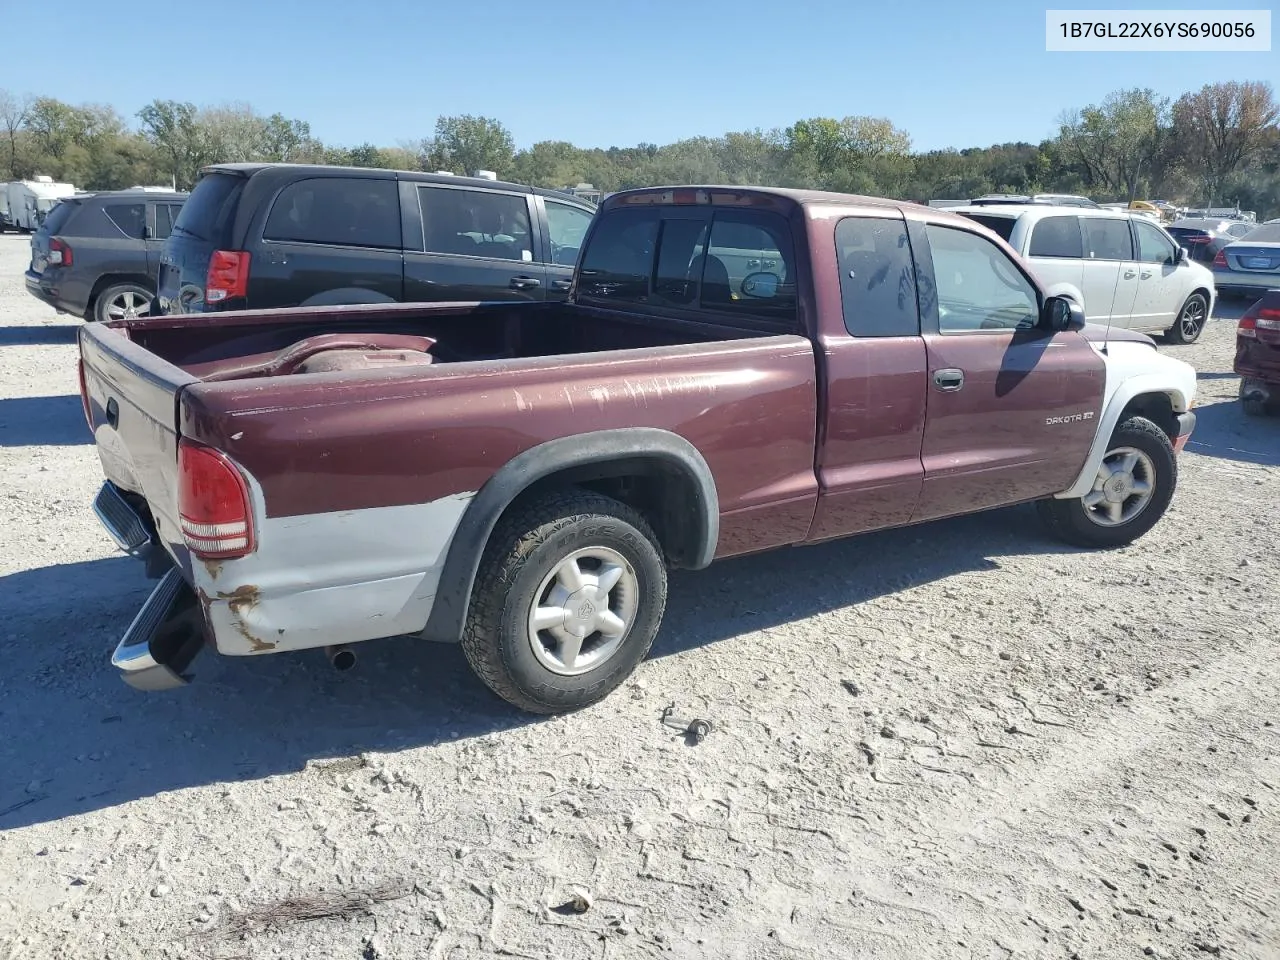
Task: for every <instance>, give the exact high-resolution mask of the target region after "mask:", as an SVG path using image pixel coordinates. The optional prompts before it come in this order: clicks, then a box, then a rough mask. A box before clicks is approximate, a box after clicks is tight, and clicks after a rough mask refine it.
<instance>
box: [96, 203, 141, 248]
mask: <svg viewBox="0 0 1280 960" xmlns="http://www.w3.org/2000/svg"><path fill="white" fill-rule="evenodd" d="M102 212H103V213H105V214H106V215H107V219H108V220H110V221H111V222H112V223H114V224H115V225H116V227H118V228H119V230H120V232H121V233H123V234H124V235H125V236H126V237H129V238H131V239H133V240H141V239H142V238H143V237H144V236H145V234H146V226H147V207H146V204H143V203H107V204H104V205H103V207H102Z"/></svg>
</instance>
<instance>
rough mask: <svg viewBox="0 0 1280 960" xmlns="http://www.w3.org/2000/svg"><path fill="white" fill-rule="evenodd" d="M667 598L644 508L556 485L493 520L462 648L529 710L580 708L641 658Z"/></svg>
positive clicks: (501, 690)
mask: <svg viewBox="0 0 1280 960" xmlns="http://www.w3.org/2000/svg"><path fill="white" fill-rule="evenodd" d="M666 601H667V571H666V567H665V566H664V565H663V562H662V554H661V552H660V550H659V547H658V541H657V538H656V537H655V536H654V534H653V531H652V530H651V529H650V527H649V524H648V523H647V522H646V521H645V519H644V517H642V516H641V515H640V514H639V513H638V512H637V511H635V510H633V509H632V508H631V507H629V506H627V505H626V504H624V503H620V502H619V501H617V500H614V499H612V498H610V497H605V496H601V495H600V494H596V493H592V492H590V491H586V490H570V491H565V492H561V493H555V494H551V495H549V496H547V497H544V498H541V499H539V500H536V501H531V502H530V503H529V504H527V505H525V506H523V507H520V508H517V510H516V511H514V512H513V513H512V514H511V515H510V516H508V517H504V518H503V520H502V521H501V522H500V523H499V524H498V527H497V528H496V529H495V530H494V533H493V536H492V537H491V538H490V540H489V545H488V547H487V548H486V549H485V553H484V558H483V559H482V561H481V564H480V569H479V571H477V575H476V585H475V589H474V592H473V594H472V600H471V609H470V611H469V612H468V617H467V625H466V629H465V631H464V634H463V639H462V649H463V652H464V653H465V654H466V657H467V661H468V662H469V663H470V664H471V667H472V669H473V670H474V671H475V672H476V674H477V675H478V676H479V677H480V679H481V680H483V681H484V682H485V684H486V685H487V686H488V687H489V689H491V690H493V692H494V693H496V694H498V696H500V697H502V698H503V699H504V700H506V701H507V702H509V703H512V704H514V705H515V706H517V707H520V708H521V709H523V710H528V711H530V712H533V713H564V712H567V711H570V710H577V709H579V708H581V707H585V706H587V705H589V704H592V703H595V702H596V701H598V700H600V699H602V698H604V697H605V696H607V695H608V694H609V693H610V692H611V691H613V690H614V689H615V688H616V687H617V686H619V685H620V684H621V683H622V682H623V681H624V680H625V679H626V678H627V677H628V676H629V675H630V674H631V673H632V671H633V670H635V668H636V666H637V665H638V664H639V663H640V661H641V660H643V659H644V658H645V656H646V654H648V652H649V647H650V646H651V645H652V644H653V638H654V636H656V635H657V632H658V626H659V624H661V622H662V614H663V612H664V610H665V608H666Z"/></svg>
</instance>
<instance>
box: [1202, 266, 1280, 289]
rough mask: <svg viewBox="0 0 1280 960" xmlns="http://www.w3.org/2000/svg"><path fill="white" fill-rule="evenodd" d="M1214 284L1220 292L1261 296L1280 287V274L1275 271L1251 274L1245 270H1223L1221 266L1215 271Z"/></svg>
mask: <svg viewBox="0 0 1280 960" xmlns="http://www.w3.org/2000/svg"><path fill="white" fill-rule="evenodd" d="M1213 285H1214V286H1215V287H1216V288H1217V290H1218V293H1227V294H1231V293H1235V294H1257V295H1258V296H1261V295H1262V294H1264V293H1266V292H1267V291H1268V290H1274V289H1276V288H1277V287H1280V275H1277V274H1275V273H1258V274H1250V273H1246V272H1245V271H1243V270H1223V269H1222V268H1221V267H1218V268H1216V269H1214V271H1213Z"/></svg>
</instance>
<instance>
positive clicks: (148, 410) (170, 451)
mask: <svg viewBox="0 0 1280 960" xmlns="http://www.w3.org/2000/svg"><path fill="white" fill-rule="evenodd" d="M80 362H81V364H82V369H83V376H84V390H85V396H86V400H87V406H88V410H89V417H90V419H91V427H92V429H93V437H94V442H95V443H96V444H97V447H98V457H99V459H100V460H101V461H102V469H103V472H104V473H105V474H106V476H107V479H108V480H110V481H111V482H112V483H114V484H115V485H116V486H117V487H119V488H121V489H122V490H126V491H129V492H132V493H136V494H140V495H141V496H142V497H143V498H144V499H145V500H146V501H147V504H148V506H149V507H150V508H151V515H152V518H153V520H154V521H155V524H156V528H157V531H158V532H159V534H160V539H161V541H162V542H163V543H165V544H166V545H167V546H168V548H169V550H170V552H171V553H172V552H174V548H175V547H176V546H177V545H179V544H181V543H182V542H183V541H182V534H181V531H180V529H179V527H178V519H177V514H178V487H177V484H178V433H177V424H178V395H179V393H180V392H181V391H182V389H183V388H184V387H186V386H187V385H188V384H191V383H195V382H197V381H196V378H194V377H192V376H191V375H190V374H189V373H187V372H185V371H184V370H181V369H179V368H178V367H175V366H174V365H173V364H171V363H169V362H168V361H166V360H163V359H161V358H160V357H158V356H156V355H155V354H153V353H151V352H149V351H148V350H145V349H144V348H142V347H140V346H139V345H138V344H136V343H134V342H132V341H131V340H130V339H129V338H128V335H127V333H126V332H125V331H124V330H123V329H115V328H113V327H112V326H108V325H104V324H86V325H85V326H84V327H82V328H81V329H80Z"/></svg>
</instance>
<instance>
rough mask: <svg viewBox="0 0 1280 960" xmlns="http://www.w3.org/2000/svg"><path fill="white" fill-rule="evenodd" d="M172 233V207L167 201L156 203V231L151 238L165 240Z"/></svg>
mask: <svg viewBox="0 0 1280 960" xmlns="http://www.w3.org/2000/svg"><path fill="white" fill-rule="evenodd" d="M171 233H173V208H172V207H171V206H169V204H167V203H157V204H156V232H155V236H153V237H152V238H151V239H153V240H165V239H167V238H168V236H169V234H171Z"/></svg>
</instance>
